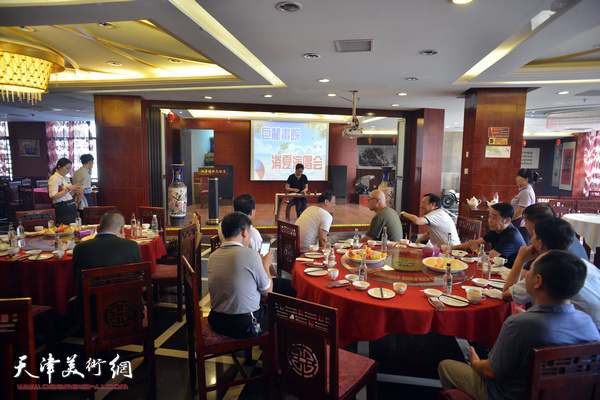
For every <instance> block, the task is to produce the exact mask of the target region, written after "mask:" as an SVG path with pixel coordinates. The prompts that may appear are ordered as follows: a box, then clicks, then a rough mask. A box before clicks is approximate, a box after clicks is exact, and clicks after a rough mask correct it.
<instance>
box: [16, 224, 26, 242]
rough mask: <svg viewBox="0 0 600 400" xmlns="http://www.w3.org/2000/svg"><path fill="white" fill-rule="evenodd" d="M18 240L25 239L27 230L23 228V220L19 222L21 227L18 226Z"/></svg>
mask: <svg viewBox="0 0 600 400" xmlns="http://www.w3.org/2000/svg"><path fill="white" fill-rule="evenodd" d="M17 238H19V239H24V238H25V228H23V222H21V220H19V226H17Z"/></svg>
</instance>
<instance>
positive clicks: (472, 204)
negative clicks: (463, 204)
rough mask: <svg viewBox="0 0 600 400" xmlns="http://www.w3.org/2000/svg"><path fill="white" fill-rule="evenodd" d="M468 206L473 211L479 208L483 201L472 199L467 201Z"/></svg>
mask: <svg viewBox="0 0 600 400" xmlns="http://www.w3.org/2000/svg"><path fill="white" fill-rule="evenodd" d="M467 204H468V205H469V206H470V207H471V208H472V209H473V210H475V209H476V208H477V207H479V204H481V200H479V199H477V198H475V196H473V197H471V198H470V199H469V200H467Z"/></svg>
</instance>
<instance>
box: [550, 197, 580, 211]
mask: <svg viewBox="0 0 600 400" xmlns="http://www.w3.org/2000/svg"><path fill="white" fill-rule="evenodd" d="M576 203H577V201H576V200H572V199H552V200H550V202H549V203H548V204H549V205H550V207H552V208H556V207H566V208H570V209H571V210H574V209H575V205H576Z"/></svg>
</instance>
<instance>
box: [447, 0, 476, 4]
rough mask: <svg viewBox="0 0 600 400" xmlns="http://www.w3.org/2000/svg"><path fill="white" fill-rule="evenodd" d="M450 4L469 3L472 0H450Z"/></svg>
mask: <svg viewBox="0 0 600 400" xmlns="http://www.w3.org/2000/svg"><path fill="white" fill-rule="evenodd" d="M450 1H451V2H452V4H469V3H471V2H473V0H450Z"/></svg>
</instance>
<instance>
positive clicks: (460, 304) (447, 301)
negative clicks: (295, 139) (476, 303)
mask: <svg viewBox="0 0 600 400" xmlns="http://www.w3.org/2000/svg"><path fill="white" fill-rule="evenodd" d="M448 296H452V297H448ZM453 297H454V298H457V299H461V300H464V302H463V301H460V300H455V299H453ZM438 299H440V301H441V302H442V303H444V304H446V305H448V306H452V307H466V306H468V305H469V300H467V299H465V298H464V297H460V296H457V295H455V294H449V295H447V296H440V297H438Z"/></svg>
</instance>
